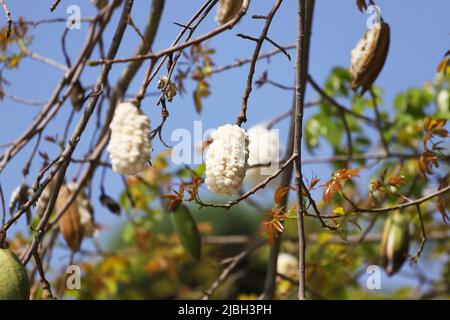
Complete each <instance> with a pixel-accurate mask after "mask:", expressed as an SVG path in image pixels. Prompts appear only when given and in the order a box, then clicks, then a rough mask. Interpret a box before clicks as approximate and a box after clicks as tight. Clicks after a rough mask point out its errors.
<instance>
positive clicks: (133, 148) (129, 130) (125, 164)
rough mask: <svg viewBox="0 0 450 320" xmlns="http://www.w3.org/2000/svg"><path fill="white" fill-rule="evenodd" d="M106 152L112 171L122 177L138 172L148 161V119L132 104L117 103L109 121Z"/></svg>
mask: <svg viewBox="0 0 450 320" xmlns="http://www.w3.org/2000/svg"><path fill="white" fill-rule="evenodd" d="M110 128H111V139H110V141H109V146H108V151H109V157H110V159H111V164H112V168H113V170H114V171H115V172H117V173H120V174H123V175H133V174H138V173H140V172H142V171H143V170H144V168H145V166H146V164H147V162H148V161H149V160H150V153H151V143H150V119H149V118H148V117H147V116H146V115H145V114H144V113H143V112H142V111H141V110H140V109H139V108H138V107H137V106H136V105H134V104H133V103H130V102H123V103H120V104H119V105H118V106H117V108H116V111H115V112H114V117H113V120H112V122H111V126H110Z"/></svg>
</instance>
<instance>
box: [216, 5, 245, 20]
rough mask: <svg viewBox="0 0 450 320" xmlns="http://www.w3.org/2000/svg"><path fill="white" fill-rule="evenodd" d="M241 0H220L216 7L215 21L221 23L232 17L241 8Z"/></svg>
mask: <svg viewBox="0 0 450 320" xmlns="http://www.w3.org/2000/svg"><path fill="white" fill-rule="evenodd" d="M242 3H243V0H221V1H220V5H219V7H218V9H217V15H216V23H217V24H218V25H223V24H225V23H227V22H228V21H230V20H231V19H233V18H234V17H235V16H236V14H237V13H238V12H239V10H241V7H242Z"/></svg>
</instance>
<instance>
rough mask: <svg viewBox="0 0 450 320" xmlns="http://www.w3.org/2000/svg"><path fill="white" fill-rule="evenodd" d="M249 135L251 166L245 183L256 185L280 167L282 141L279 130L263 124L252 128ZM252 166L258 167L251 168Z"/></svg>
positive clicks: (249, 160) (249, 163) (249, 161)
mask: <svg viewBox="0 0 450 320" xmlns="http://www.w3.org/2000/svg"><path fill="white" fill-rule="evenodd" d="M248 137H249V141H250V144H249V146H248V150H249V157H248V165H249V167H250V168H249V169H248V170H247V175H246V176H245V183H247V184H248V185H250V186H251V187H254V186H256V185H257V184H259V183H261V182H263V181H264V180H266V179H267V178H268V177H269V176H271V175H272V174H274V173H275V172H276V171H277V170H278V169H279V163H280V141H279V134H278V131H276V130H268V129H266V128H265V127H263V126H255V127H253V128H250V129H249V130H248ZM260 165H261V166H260ZM264 165H267V166H264ZM252 166H257V167H253V168H251V167H252Z"/></svg>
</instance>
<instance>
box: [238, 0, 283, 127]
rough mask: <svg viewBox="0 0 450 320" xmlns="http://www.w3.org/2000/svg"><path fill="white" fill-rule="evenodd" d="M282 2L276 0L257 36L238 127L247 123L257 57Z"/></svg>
mask: <svg viewBox="0 0 450 320" xmlns="http://www.w3.org/2000/svg"><path fill="white" fill-rule="evenodd" d="M282 2H283V1H282V0H277V1H276V2H275V5H274V6H273V7H272V9H271V10H270V12H269V14H268V15H267V19H266V24H265V25H264V28H263V30H262V32H261V35H260V36H259V38H258V40H257V42H256V47H255V50H254V51H253V57H252V62H250V69H249V71H248V76H247V85H246V88H245V91H244V96H243V97H242V105H241V112H240V113H239V115H238V116H237V118H236V124H237V125H238V126H241V125H242V123H243V122H247V107H248V99H249V97H250V93H251V92H252V85H253V76H254V74H255V69H256V62H257V61H258V56H259V53H260V52H261V48H262V45H263V42H264V40H266V37H267V33H268V32H269V28H270V25H271V24H272V20H273V17H274V16H275V14H276V13H277V11H278V9H279V8H280V5H281V3H282Z"/></svg>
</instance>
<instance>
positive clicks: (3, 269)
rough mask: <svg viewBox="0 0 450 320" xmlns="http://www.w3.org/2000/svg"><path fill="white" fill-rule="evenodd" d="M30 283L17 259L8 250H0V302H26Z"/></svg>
mask: <svg viewBox="0 0 450 320" xmlns="http://www.w3.org/2000/svg"><path fill="white" fill-rule="evenodd" d="M29 296H30V281H29V279H28V274H27V271H26V270H25V267H24V266H23V264H22V262H20V260H19V258H18V257H17V256H16V255H15V254H14V253H13V252H12V251H11V250H9V249H0V300H28V299H29Z"/></svg>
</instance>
